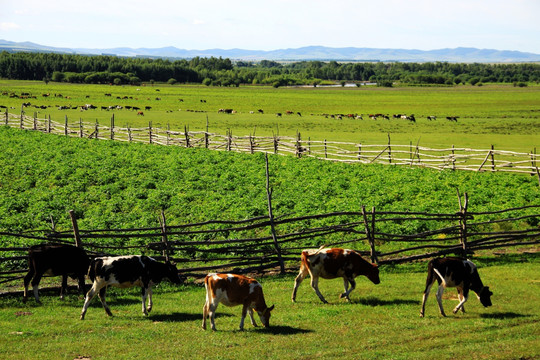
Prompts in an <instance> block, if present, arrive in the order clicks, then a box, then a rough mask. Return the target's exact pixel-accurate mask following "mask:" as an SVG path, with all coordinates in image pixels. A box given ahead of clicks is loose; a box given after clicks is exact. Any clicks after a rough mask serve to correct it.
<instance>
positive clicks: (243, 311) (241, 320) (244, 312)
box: [240, 305, 251, 331]
mask: <svg viewBox="0 0 540 360" xmlns="http://www.w3.org/2000/svg"><path fill="white" fill-rule="evenodd" d="M248 309H249V306H248V305H244V306H242V317H241V318H240V331H243V330H244V320H245V319H246V314H247V313H248ZM250 316H251V313H250Z"/></svg>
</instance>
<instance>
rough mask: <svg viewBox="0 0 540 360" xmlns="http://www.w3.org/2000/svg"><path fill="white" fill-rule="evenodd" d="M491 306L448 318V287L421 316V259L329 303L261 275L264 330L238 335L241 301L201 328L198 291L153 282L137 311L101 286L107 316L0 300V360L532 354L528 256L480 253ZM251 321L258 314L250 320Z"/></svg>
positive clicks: (535, 308) (537, 351)
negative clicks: (146, 310) (147, 305)
mask: <svg viewBox="0 0 540 360" xmlns="http://www.w3.org/2000/svg"><path fill="white" fill-rule="evenodd" d="M473 261H475V262H476V264H477V265H478V267H479V272H480V276H481V278H482V280H483V282H484V284H485V285H489V286H490V289H491V290H492V291H493V292H494V295H493V297H492V300H493V306H491V307H489V308H483V307H482V306H481V304H480V302H479V301H478V300H477V299H476V296H475V295H474V294H471V295H470V297H469V301H468V302H467V303H466V306H465V307H466V310H467V312H466V313H465V314H462V313H459V314H457V315H454V314H452V313H451V311H450V310H451V309H452V308H453V307H454V306H455V305H456V303H457V296H456V292H455V290H454V289H448V290H447V291H446V292H445V295H444V299H443V305H444V307H445V309H446V312H447V314H448V317H446V318H443V317H441V316H440V315H439V313H438V310H437V305H436V299H435V294H434V292H435V291H434V290H433V291H432V293H431V294H430V297H429V299H428V302H427V304H426V317H425V318H420V317H419V311H420V305H421V298H422V292H423V289H424V284H425V277H426V271H425V268H426V263H425V262H424V263H415V264H408V265H402V266H397V267H394V268H386V269H384V268H383V269H381V284H379V285H374V284H372V283H371V282H369V281H368V280H367V279H366V278H364V277H361V278H358V282H357V283H358V286H357V288H356V289H355V290H354V291H353V292H352V294H351V300H352V301H351V303H346V302H343V301H342V300H339V299H338V296H339V294H340V293H341V292H342V281H340V280H339V279H335V280H321V281H320V283H319V284H320V289H321V292H322V293H323V294H325V296H326V298H327V300H329V302H330V304H328V305H324V304H322V303H321V302H320V301H319V299H318V298H317V296H316V295H315V293H314V292H313V290H312V289H311V288H310V286H309V280H308V279H306V281H305V282H304V283H303V284H302V286H301V287H300V288H299V291H298V296H297V303H295V304H293V303H291V300H290V296H291V291H292V287H293V282H294V275H295V274H289V275H286V276H260V277H258V279H259V281H260V282H261V284H262V285H263V288H264V292H265V297H266V301H267V303H268V304H269V305H271V304H274V305H275V309H274V311H273V315H272V318H271V320H270V323H271V327H270V328H268V329H264V328H261V327H259V328H253V327H252V326H251V324H250V323H249V321H246V324H245V331H244V332H239V331H238V324H239V321H240V312H241V308H240V307H234V308H227V307H226V306H223V305H220V306H219V308H218V310H217V316H216V327H217V329H218V330H217V331H216V332H212V331H210V330H207V331H204V330H202V329H201V328H200V326H201V322H202V306H203V304H204V297H205V294H204V287H202V286H200V285H195V284H189V285H185V286H180V287H173V286H172V285H168V284H162V285H160V286H158V287H156V288H155V289H154V310H153V312H152V313H151V314H150V316H149V317H148V318H145V317H143V315H142V314H141V309H140V291H139V290H138V289H136V288H132V289H114V288H113V289H111V290H110V291H109V292H108V295H107V300H108V304H109V305H110V307H111V310H112V312H113V314H114V316H113V317H112V318H108V317H107V316H106V314H105V312H104V311H103V309H102V306H101V304H100V303H99V301H98V300H97V299H94V301H93V303H92V304H91V306H90V308H89V310H88V313H87V315H86V319H85V320H84V321H80V320H79V315H80V311H81V308H82V303H83V301H82V299H81V298H79V297H78V296H77V295H76V294H74V293H70V295H68V296H67V298H66V300H64V301H60V300H59V299H58V297H57V296H56V294H54V295H52V294H46V295H42V301H43V305H41V306H38V305H36V304H35V302H34V301H33V299H31V300H29V302H28V303H27V304H26V305H23V304H22V301H21V299H20V298H14V297H7V298H6V297H4V298H2V299H1V300H0V330H1V331H0V343H1V344H2V345H1V346H0V357H2V359H38V358H39V359H83V358H84V359H92V360H97V359H110V358H115V359H146V358H148V357H149V356H151V357H155V358H190V359H205V358H219V359H253V358H268V359H313V358H325V359H342V358H362V359H381V358H391V359H412V358H414V359H434V358H437V359H455V358H467V359H537V358H538V357H540V342H539V341H538V335H539V334H540V327H539V324H540V306H539V305H540V303H539V298H538V293H539V292H538V283H539V281H540V277H539V274H540V263H539V261H538V256H537V254H520V255H499V256H493V255H488V256H479V257H477V258H474V259H473ZM256 320H257V322H258V323H259V324H260V320H259V319H258V318H257V317H256Z"/></svg>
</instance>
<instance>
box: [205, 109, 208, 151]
mask: <svg viewBox="0 0 540 360" xmlns="http://www.w3.org/2000/svg"><path fill="white" fill-rule="evenodd" d="M208 143H209V141H208V114H206V131H205V132H204V147H205V148H207V149H208Z"/></svg>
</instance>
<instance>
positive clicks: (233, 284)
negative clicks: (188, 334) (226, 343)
mask: <svg viewBox="0 0 540 360" xmlns="http://www.w3.org/2000/svg"><path fill="white" fill-rule="evenodd" d="M204 287H205V288H206V302H205V304H204V307H203V322H202V328H203V329H204V330H206V319H207V318H208V316H210V326H211V327H212V330H216V325H215V323H214V318H215V316H216V309H217V307H218V305H219V303H222V304H223V305H225V306H238V305H242V318H241V320H240V330H244V319H245V318H246V313H249V317H250V319H251V324H252V325H253V326H257V323H256V322H255V319H254V318H253V310H255V311H256V312H257V314H259V318H260V319H261V322H262V324H263V326H264V327H269V326H270V315H271V313H270V312H271V311H272V310H274V305H272V306H271V307H268V306H266V302H265V300H264V294H263V290H262V286H261V284H259V283H258V282H257V280H255V279H252V278H250V277H247V276H243V275H235V274H215V273H212V274H208V275H206V278H205V279H204Z"/></svg>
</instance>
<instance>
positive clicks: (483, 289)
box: [420, 257, 493, 317]
mask: <svg viewBox="0 0 540 360" xmlns="http://www.w3.org/2000/svg"><path fill="white" fill-rule="evenodd" d="M435 281H437V282H438V283H439V289H438V290H437V303H438V304H439V311H440V312H441V315H442V316H446V314H445V313H444V309H443V306H442V296H443V292H444V289H445V288H447V287H456V288H457V291H458V298H459V304H458V305H457V306H456V307H455V308H454V314H455V313H457V312H458V311H459V310H460V309H461V311H462V312H465V308H464V307H463V304H465V302H466V301H467V299H468V297H469V290H472V291H474V292H475V293H476V295H477V297H478V299H479V300H480V302H481V303H482V305H484V307H488V306H491V295H493V293H492V292H491V291H490V290H489V287H488V286H484V284H482V280H480V275H478V270H477V269H476V265H474V264H473V262H472V261H470V260H466V259H462V258H455V257H446V258H438V259H433V260H431V261H430V262H429V264H428V276H427V280H426V289H425V290H424V297H423V299H422V309H421V310H420V316H421V317H424V311H425V306H426V300H427V297H428V295H429V291H430V290H431V286H433V284H434V283H435Z"/></svg>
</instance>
